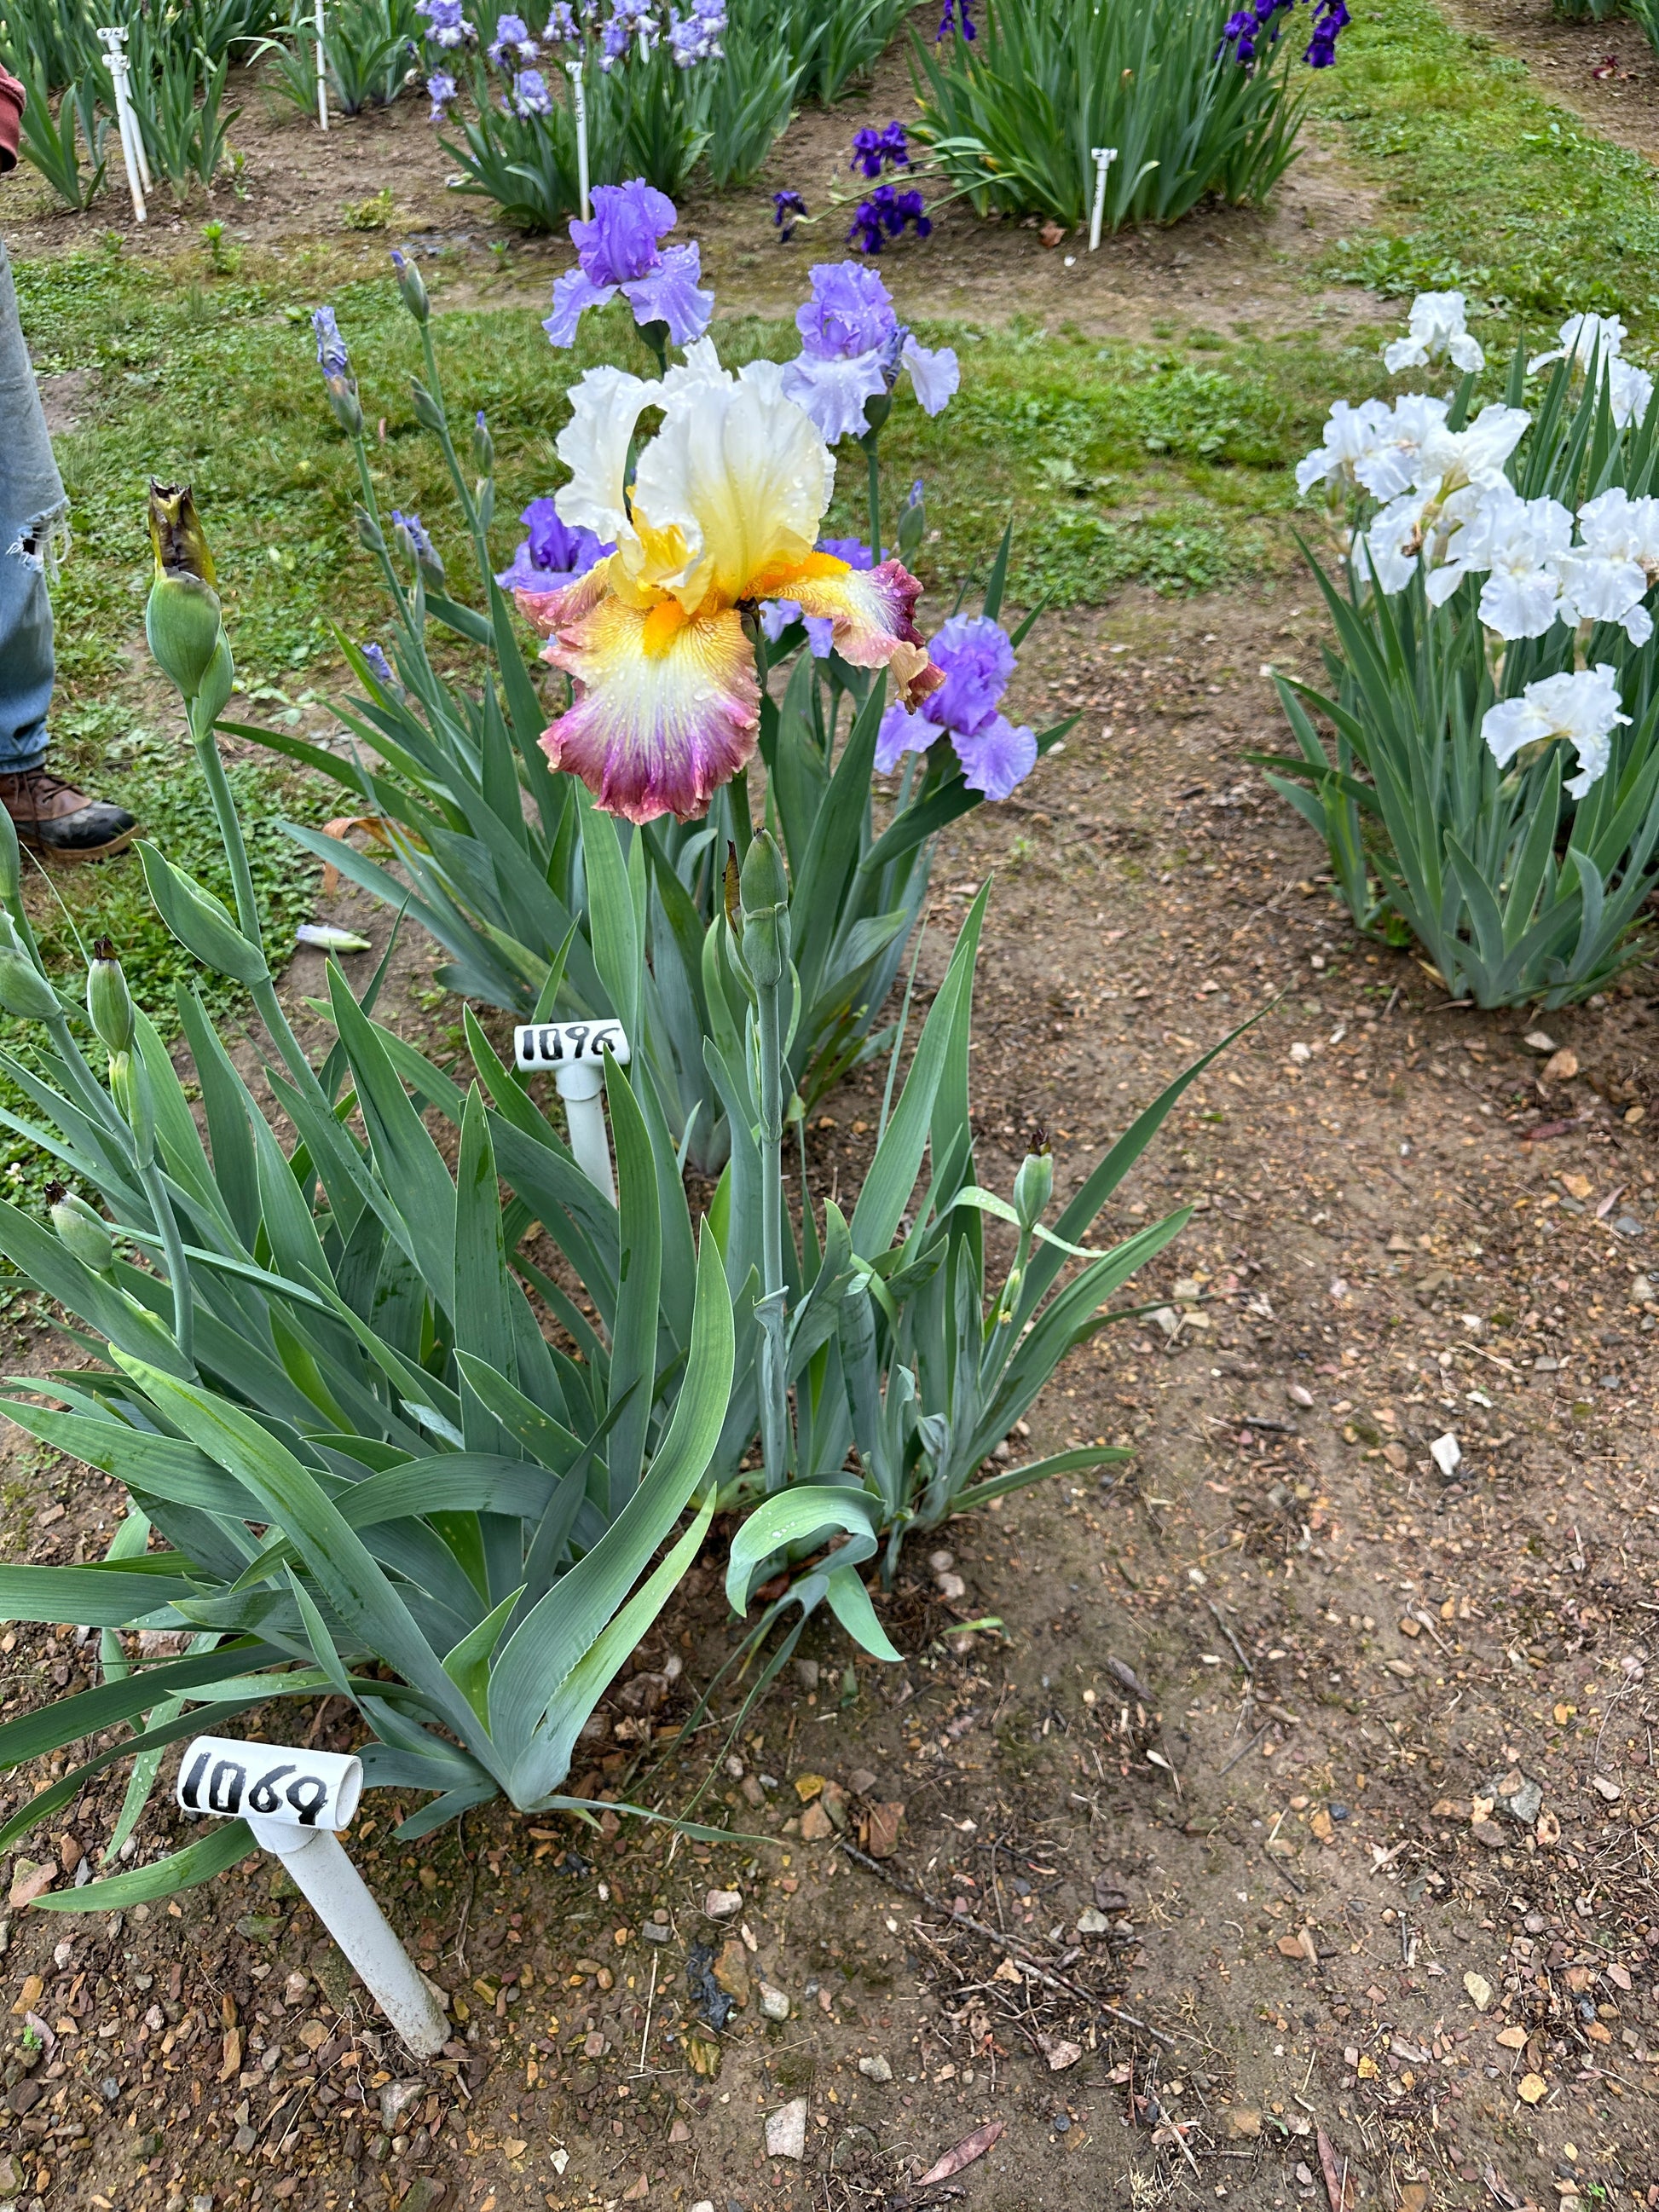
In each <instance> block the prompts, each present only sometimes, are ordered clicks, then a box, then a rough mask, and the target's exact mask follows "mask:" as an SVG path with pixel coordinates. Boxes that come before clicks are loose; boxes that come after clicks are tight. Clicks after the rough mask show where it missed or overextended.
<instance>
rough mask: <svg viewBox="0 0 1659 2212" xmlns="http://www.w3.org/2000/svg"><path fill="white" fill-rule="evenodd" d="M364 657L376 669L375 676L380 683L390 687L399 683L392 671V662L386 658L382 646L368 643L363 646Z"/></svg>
mask: <svg viewBox="0 0 1659 2212" xmlns="http://www.w3.org/2000/svg"><path fill="white" fill-rule="evenodd" d="M363 659H365V660H366V661H367V662H368V665H369V666H370V667H371V668H372V669H373V670H374V674H375V677H376V678H377V679H378V680H379V681H380V683H382V684H386V685H387V686H388V687H389V686H391V685H393V684H396V683H397V681H398V679H397V678H396V677H395V676H394V675H393V674H392V663H391V662H390V661H389V660H388V659H386V653H385V651H384V649H383V648H382V647H380V646H378V645H366V646H365V647H363Z"/></svg>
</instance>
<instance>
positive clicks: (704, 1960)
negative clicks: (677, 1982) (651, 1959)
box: [685, 1943, 732, 2035]
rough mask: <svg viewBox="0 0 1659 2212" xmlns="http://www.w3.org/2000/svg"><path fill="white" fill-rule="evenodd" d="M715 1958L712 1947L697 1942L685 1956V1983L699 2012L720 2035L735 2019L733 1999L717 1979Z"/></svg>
mask: <svg viewBox="0 0 1659 2212" xmlns="http://www.w3.org/2000/svg"><path fill="white" fill-rule="evenodd" d="M713 1965H714V1946H713V1945H712V1944H709V1943H694V1944H693V1945H692V1946H691V1948H690V1950H689V1951H688V1952H687V1953H686V1954H685V1982H686V1987H687V1988H688V1989H689V1990H690V1992H691V1995H692V1996H693V1997H694V1998H695V1999H696V2007H697V2010H698V2011H699V2012H700V2013H701V2014H702V2017H703V2018H704V2019H705V2020H706V2021H708V2025H709V2026H710V2027H712V2028H713V2029H714V2033H715V2034H716V2035H718V2034H719V2033H720V2030H721V2029H722V2028H723V2027H725V2026H726V2021H728V2020H729V2019H730V2018H731V2017H732V1998H731V1996H729V1995H728V1994H727V1992H726V1990H723V1989H721V1987H720V1984H719V1983H718V1982H717V1981H716V1980H715V1979H714V1974H713V1972H712V1971H711V1969H712V1967H713Z"/></svg>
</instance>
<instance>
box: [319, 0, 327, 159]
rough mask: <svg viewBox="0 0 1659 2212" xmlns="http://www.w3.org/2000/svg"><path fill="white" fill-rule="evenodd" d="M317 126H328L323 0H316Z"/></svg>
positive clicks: (324, 129)
mask: <svg viewBox="0 0 1659 2212" xmlns="http://www.w3.org/2000/svg"><path fill="white" fill-rule="evenodd" d="M317 127H318V129H319V130H320V131H326V130H327V128H328V56H327V54H326V53H325V52H324V49H323V0H317Z"/></svg>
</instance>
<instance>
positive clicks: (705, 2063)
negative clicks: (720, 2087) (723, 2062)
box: [685, 2028, 720, 2081]
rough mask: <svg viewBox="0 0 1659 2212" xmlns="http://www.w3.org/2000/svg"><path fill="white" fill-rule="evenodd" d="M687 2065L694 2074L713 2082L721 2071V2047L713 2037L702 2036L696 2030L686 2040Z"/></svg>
mask: <svg viewBox="0 0 1659 2212" xmlns="http://www.w3.org/2000/svg"><path fill="white" fill-rule="evenodd" d="M685 2063H686V2064H687V2065H688V2066H689V2067H690V2069H691V2071H692V2072H693V2073H694V2074H698V2075H702V2079H703V2080H704V2081H713V2080H714V2076H715V2075H717V2074H718V2073H719V2072H720V2045H719V2044H718V2043H716V2042H715V2040H714V2037H713V2036H712V2035H700V2034H699V2033H697V2031H696V2029H695V2028H694V2029H693V2030H692V2032H691V2033H690V2035H688V2036H687V2037H686V2039H685Z"/></svg>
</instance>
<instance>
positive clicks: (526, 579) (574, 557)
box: [495, 499, 617, 592]
mask: <svg viewBox="0 0 1659 2212" xmlns="http://www.w3.org/2000/svg"><path fill="white" fill-rule="evenodd" d="M519 520H520V522H522V523H523V525H524V526H525V528H526V530H527V531H528V532H530V535H529V536H528V537H527V538H525V539H524V541H523V542H522V544H520V546H519V549H518V550H517V551H516V552H515V553H514V554H513V565H512V567H511V568H503V569H502V570H501V574H499V575H498V576H497V577H496V579H495V581H496V582H497V583H498V584H499V585H500V586H501V589H502V590H503V591H504V592H557V591H562V589H563V587H564V586H565V585H567V584H574V582H575V580H576V579H577V577H578V576H585V575H586V574H587V572H588V570H589V569H590V568H592V567H593V565H594V563H595V562H599V561H603V560H604V559H605V556H607V555H608V554H611V553H614V552H615V551H616V550H617V549H616V547H615V546H614V545H605V544H601V543H600V542H599V538H596V537H595V536H594V534H593V532H592V531H591V530H573V529H572V528H571V527H570V526H569V524H568V523H566V522H562V521H561V520H560V519H559V515H558V512H557V510H556V508H555V507H554V504H553V502H552V501H551V500H550V499H532V501H531V502H530V504H529V506H528V507H526V509H525V510H524V512H523V513H522V514H521V515H520V517H519Z"/></svg>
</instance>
